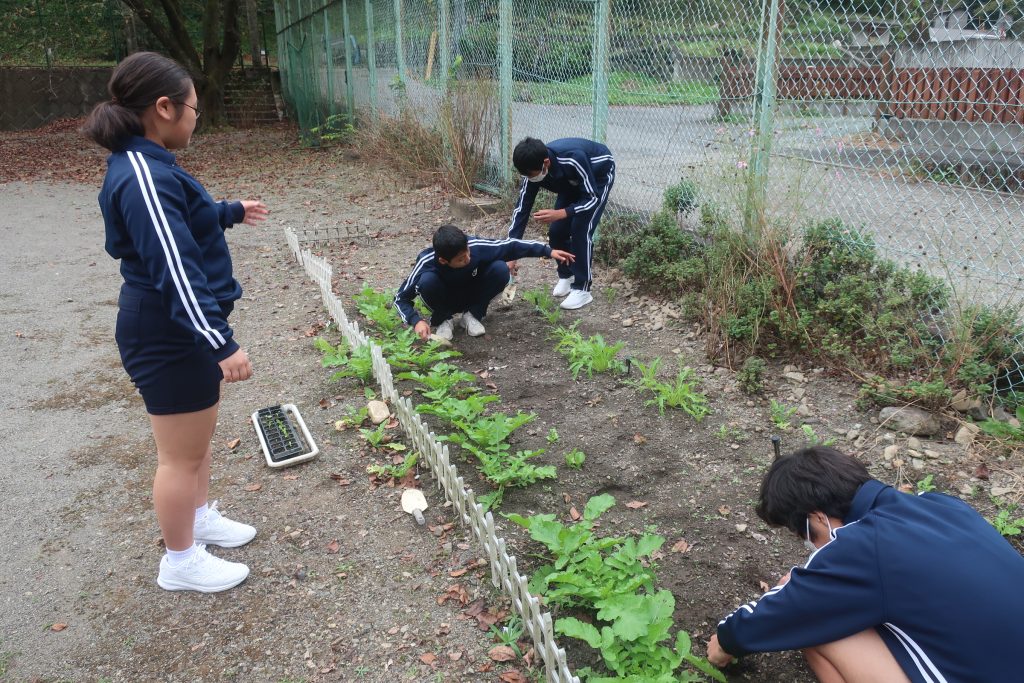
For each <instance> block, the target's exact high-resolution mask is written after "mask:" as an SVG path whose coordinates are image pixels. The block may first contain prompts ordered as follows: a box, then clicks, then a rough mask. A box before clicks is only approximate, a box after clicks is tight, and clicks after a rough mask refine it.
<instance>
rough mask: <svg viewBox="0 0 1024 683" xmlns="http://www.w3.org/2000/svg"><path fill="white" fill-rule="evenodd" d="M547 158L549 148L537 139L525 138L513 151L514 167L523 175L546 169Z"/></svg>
mask: <svg viewBox="0 0 1024 683" xmlns="http://www.w3.org/2000/svg"><path fill="white" fill-rule="evenodd" d="M547 158H548V148H547V146H546V145H545V144H544V143H543V142H541V141H540V140H538V139H537V138H523V139H522V140H520V141H519V142H518V143H517V144H516V148H515V149H514V150H512V165H513V166H515V167H516V170H517V171H519V172H520V173H521V174H523V175H526V174H527V173H536V172H537V171H539V170H541V169H542V168H544V160H545V159H547Z"/></svg>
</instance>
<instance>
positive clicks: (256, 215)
mask: <svg viewBox="0 0 1024 683" xmlns="http://www.w3.org/2000/svg"><path fill="white" fill-rule="evenodd" d="M242 208H244V209H245V217H244V218H243V219H242V222H243V223H245V224H246V225H256V224H257V223H258V222H259V221H265V220H267V214H269V213H270V211H268V210H267V205H266V204H264V203H263V202H261V201H259V200H258V199H256V200H253V199H244V200H242Z"/></svg>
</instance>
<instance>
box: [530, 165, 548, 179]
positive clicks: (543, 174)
mask: <svg viewBox="0 0 1024 683" xmlns="http://www.w3.org/2000/svg"><path fill="white" fill-rule="evenodd" d="M547 176H548V169H546V168H543V167H542V168H541V169H540V173H538V174H537V175H535V176H533V177H532V178H527V180H529V181H530V182H531V183H539V182H540V181H542V180H544V179H545V178H547Z"/></svg>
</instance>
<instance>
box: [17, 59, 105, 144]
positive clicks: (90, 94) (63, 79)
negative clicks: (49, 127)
mask: <svg viewBox="0 0 1024 683" xmlns="http://www.w3.org/2000/svg"><path fill="white" fill-rule="evenodd" d="M112 70H113V69H112V68H111V67H74V68H71V67H65V68H53V69H45V68H33V67H3V68H0V102H3V106H2V107H0V130H25V129H28V128H38V127H39V126H42V125H43V124H45V123H48V122H49V121H52V120H54V119H62V118H74V117H78V116H84V115H85V114H88V113H89V111H90V110H91V109H92V107H93V105H95V104H96V103H97V102H100V101H102V100H104V99H106V97H107V81H108V80H110V74H111V71H112Z"/></svg>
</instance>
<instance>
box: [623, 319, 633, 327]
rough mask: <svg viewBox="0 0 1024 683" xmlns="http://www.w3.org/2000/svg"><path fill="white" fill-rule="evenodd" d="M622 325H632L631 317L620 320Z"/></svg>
mask: <svg viewBox="0 0 1024 683" xmlns="http://www.w3.org/2000/svg"><path fill="white" fill-rule="evenodd" d="M622 326H623V327H633V319H632V318H626V319H625V320H623V321H622Z"/></svg>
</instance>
